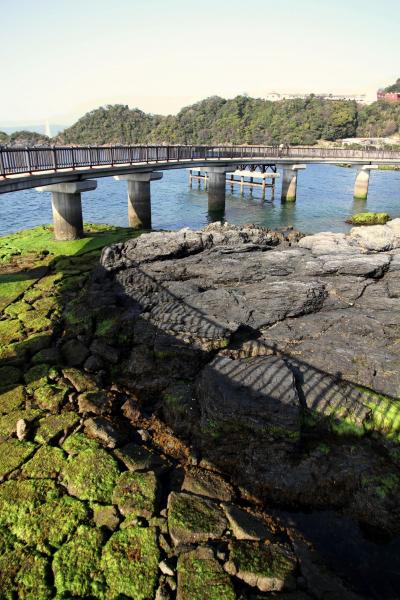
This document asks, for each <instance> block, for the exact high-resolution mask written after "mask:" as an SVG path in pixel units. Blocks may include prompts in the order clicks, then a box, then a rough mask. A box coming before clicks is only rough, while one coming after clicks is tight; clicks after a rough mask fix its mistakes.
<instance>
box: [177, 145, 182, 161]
mask: <svg viewBox="0 0 400 600" xmlns="http://www.w3.org/2000/svg"><path fill="white" fill-rule="evenodd" d="M180 149H181V147H180V146H178V156H177V161H178V162H179V160H180Z"/></svg>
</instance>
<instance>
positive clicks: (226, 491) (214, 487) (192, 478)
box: [182, 467, 234, 502]
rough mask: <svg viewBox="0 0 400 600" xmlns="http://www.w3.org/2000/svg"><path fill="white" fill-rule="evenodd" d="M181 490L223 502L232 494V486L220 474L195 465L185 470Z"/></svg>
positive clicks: (230, 498)
mask: <svg viewBox="0 0 400 600" xmlns="http://www.w3.org/2000/svg"><path fill="white" fill-rule="evenodd" d="M182 490H183V491H184V492H190V493H192V494H198V495H199V496H207V497H208V498H213V499H214V500H223V501H225V502H229V501H230V500H232V498H233V494H234V491H233V488H232V486H231V485H230V484H229V483H227V482H226V481H225V480H224V479H223V478H222V477H221V476H220V475H218V474H217V473H213V472H212V471H206V470H205V469H199V468H197V467H189V468H188V469H187V471H186V472H185V478H184V480H183V484H182Z"/></svg>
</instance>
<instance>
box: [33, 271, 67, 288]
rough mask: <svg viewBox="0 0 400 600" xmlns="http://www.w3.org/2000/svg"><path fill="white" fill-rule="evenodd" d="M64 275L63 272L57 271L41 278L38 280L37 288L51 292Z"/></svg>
mask: <svg viewBox="0 0 400 600" xmlns="http://www.w3.org/2000/svg"><path fill="white" fill-rule="evenodd" d="M62 277H63V274H62V273H56V274H53V275H47V276H46V277H42V279H40V280H39V281H38V282H37V284H36V288H37V289H38V290H41V291H42V292H49V291H50V290H52V289H53V288H54V287H55V286H56V284H57V282H59V281H60V280H61V279H62Z"/></svg>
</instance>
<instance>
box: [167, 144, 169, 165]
mask: <svg viewBox="0 0 400 600" xmlns="http://www.w3.org/2000/svg"><path fill="white" fill-rule="evenodd" d="M167 162H169V146H167Z"/></svg>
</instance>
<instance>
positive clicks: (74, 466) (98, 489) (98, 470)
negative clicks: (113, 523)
mask: <svg viewBox="0 0 400 600" xmlns="http://www.w3.org/2000/svg"><path fill="white" fill-rule="evenodd" d="M118 475H119V470H118V466H117V463H116V461H115V460H114V459H113V457H112V456H110V455H109V454H108V453H107V452H106V451H105V450H103V449H102V448H98V449H92V448H90V449H87V450H84V451H82V452H80V453H79V454H77V455H76V456H70V457H69V458H68V460H67V461H66V463H65V465H64V468H63V470H62V472H61V479H62V481H63V482H64V484H65V485H66V487H67V489H68V492H69V493H70V494H71V495H72V496H76V497H77V498H80V499H81V500H90V501H94V502H104V503H106V504H110V503H111V500H112V494H113V489H114V486H115V483H116V480H117V477H118Z"/></svg>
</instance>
